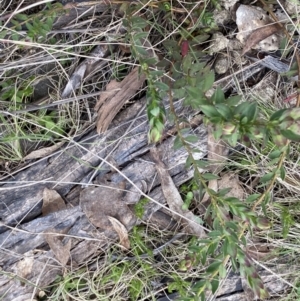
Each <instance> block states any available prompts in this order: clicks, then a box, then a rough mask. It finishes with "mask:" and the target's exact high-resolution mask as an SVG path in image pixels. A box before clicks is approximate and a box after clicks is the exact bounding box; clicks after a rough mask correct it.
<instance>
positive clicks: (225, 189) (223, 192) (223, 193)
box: [217, 187, 232, 197]
mask: <svg viewBox="0 0 300 301" xmlns="http://www.w3.org/2000/svg"><path fill="white" fill-rule="evenodd" d="M231 189H232V188H231V187H229V188H223V189H220V190H219V191H218V193H217V195H218V196H219V197H223V196H225V195H226V194H227V193H228V192H229V191H230V190H231Z"/></svg>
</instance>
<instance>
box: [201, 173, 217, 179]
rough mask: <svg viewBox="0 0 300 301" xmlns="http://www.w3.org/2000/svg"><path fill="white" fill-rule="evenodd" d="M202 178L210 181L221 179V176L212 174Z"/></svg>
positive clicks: (204, 175) (206, 174)
mask: <svg viewBox="0 0 300 301" xmlns="http://www.w3.org/2000/svg"><path fill="white" fill-rule="evenodd" d="M202 177H203V178H204V179H205V180H208V181H210V180H218V179H220V177H219V176H217V175H214V174H212V173H205V174H203V175H202Z"/></svg>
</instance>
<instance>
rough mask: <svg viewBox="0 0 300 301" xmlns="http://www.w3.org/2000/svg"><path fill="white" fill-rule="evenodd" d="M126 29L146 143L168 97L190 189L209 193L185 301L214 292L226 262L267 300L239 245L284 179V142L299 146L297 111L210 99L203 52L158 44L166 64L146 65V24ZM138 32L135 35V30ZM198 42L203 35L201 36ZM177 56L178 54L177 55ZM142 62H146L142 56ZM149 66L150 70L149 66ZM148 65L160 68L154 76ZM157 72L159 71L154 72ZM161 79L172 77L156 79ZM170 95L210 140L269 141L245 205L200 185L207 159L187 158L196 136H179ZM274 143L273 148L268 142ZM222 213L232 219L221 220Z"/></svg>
mask: <svg viewBox="0 0 300 301" xmlns="http://www.w3.org/2000/svg"><path fill="white" fill-rule="evenodd" d="M203 16H205V18H206V19H205V18H204V19H203V20H204V22H206V23H207V24H206V25H210V24H211V22H210V21H209V20H210V15H209V13H205V14H204V15H203ZM127 22H128V23H126V25H127V26H128V27H129V28H130V31H129V32H130V33H131V44H132V51H133V54H134V57H135V58H136V59H138V60H139V62H140V64H141V72H143V73H144V74H145V75H146V78H147V81H148V90H147V95H148V106H147V114H148V119H149V124H150V133H149V138H150V140H151V141H152V142H158V141H159V140H160V139H161V136H162V131H163V129H164V120H165V116H166V113H165V110H164V107H163V104H162V98H163V96H165V95H166V94H168V96H169V103H170V109H171V114H172V115H173V120H174V124H175V127H176V129H177V133H178V134H177V137H176V139H175V145H174V146H175V147H176V148H179V147H185V149H186V150H187V152H188V154H189V156H188V159H187V162H186V165H187V167H191V166H193V167H194V170H195V172H194V182H195V183H196V185H197V187H199V188H200V187H201V189H204V191H206V192H207V193H208V194H209V196H210V205H209V207H208V208H207V210H206V216H205V218H206V219H207V218H208V217H210V218H211V220H212V221H213V223H212V228H211V232H209V233H208V237H207V238H206V239H200V240H197V241H196V242H194V243H193V244H191V245H190V252H191V253H190V254H189V258H192V259H193V260H192V262H193V263H194V264H195V265H197V264H202V265H205V264H206V262H207V258H213V260H212V262H211V263H210V264H209V265H208V267H207V268H206V272H205V274H204V275H203V279H202V280H200V281H198V282H197V283H195V284H194V285H193V286H192V292H193V293H192V294H191V296H190V297H186V299H185V300H198V298H201V299H202V300H205V291H206V290H211V291H212V292H213V293H214V292H216V290H217V288H218V286H219V281H220V279H222V278H224V277H225V276H226V274H227V272H226V266H227V265H228V264H229V262H230V264H231V266H232V267H233V268H234V270H238V271H239V272H240V273H241V275H242V276H243V277H245V279H247V281H248V284H249V286H250V287H251V288H252V289H253V291H254V292H255V294H256V295H257V296H259V297H260V298H265V297H267V296H268V293H267V291H266V290H265V288H264V285H263V282H262V280H261V279H260V277H259V275H258V273H257V272H256V268H255V265H254V263H253V261H252V259H251V257H250V256H249V255H248V254H247V252H245V249H246V245H247V240H246V236H245V234H246V233H247V232H250V233H252V232H253V229H254V228H260V229H268V228H269V227H270V226H271V224H270V222H269V221H268V218H266V217H265V216H261V215H258V214H257V213H256V211H255V210H256V208H257V207H259V206H261V208H262V209H263V212H264V215H266V206H267V205H268V203H269V202H270V199H271V197H270V192H271V191H272V189H273V188H274V185H275V183H276V179H277V178H278V177H279V178H281V179H282V180H284V179H285V174H286V171H285V168H284V166H283V162H284V159H285V158H286V156H287V155H288V154H289V145H290V141H295V142H299V141H300V135H299V132H300V109H299V108H293V109H283V110H279V111H275V112H274V113H273V114H272V115H271V116H269V117H268V118H265V116H264V117H263V114H262V113H261V112H260V111H259V108H258V105H257V103H256V102H243V101H242V100H241V97H240V96H231V97H229V98H226V97H225V95H224V93H223V91H222V90H221V89H220V88H216V89H215V91H214V93H213V94H212V96H210V97H209V96H207V91H208V90H210V89H211V88H212V85H213V83H214V73H213V72H212V71H211V70H210V69H209V67H208V66H205V64H204V63H202V62H201V58H202V57H203V55H204V54H203V53H202V52H201V51H196V50H195V49H194V48H193V43H192V42H188V41H184V44H183V46H182V47H180V45H178V43H177V42H175V41H173V40H172V39H168V40H166V41H165V42H164V47H165V49H166V51H167V53H168V58H167V59H168V62H169V64H167V63H166V62H164V63H166V64H165V65H164V64H162V62H159V63H155V62H154V61H153V60H152V59H151V63H149V62H147V59H148V58H147V54H148V52H147V51H146V49H144V48H143V40H144V39H145V38H146V37H147V35H148V33H146V32H144V31H143V29H144V28H145V27H146V26H147V25H149V23H148V22H147V21H145V20H144V19H142V18H141V17H128V19H127ZM137 32H138V33H137ZM204 39H205V38H204ZM183 51H184V52H183ZM148 60H149V59H148ZM151 65H152V67H150V66H151ZM155 66H156V68H157V66H159V67H161V66H163V68H165V69H160V70H159V71H157V69H155ZM162 70H164V71H162ZM165 74H168V77H169V78H172V80H169V81H168V84H166V80H165V79H163V77H164V75H165ZM173 98H184V106H188V107H191V108H192V109H194V110H200V111H202V113H203V115H204V123H205V124H206V125H208V126H211V127H212V129H213V135H214V138H215V139H216V140H219V139H222V140H223V141H225V142H227V143H228V144H229V145H231V146H233V147H235V146H236V145H237V143H238V142H240V143H243V144H244V145H249V146H250V145H251V144H252V143H256V145H260V147H261V149H263V148H264V147H265V146H266V145H268V144H270V143H271V144H273V146H274V147H273V150H272V152H270V153H269V155H268V156H269V160H270V170H269V171H267V172H266V173H265V174H264V175H263V176H262V177H261V179H260V186H259V188H261V189H262V192H261V193H255V194H252V195H249V196H248V198H247V199H246V201H245V202H244V201H243V200H240V199H238V198H234V197H226V195H227V193H228V191H229V190H230V188H225V189H222V190H220V191H214V190H212V189H209V188H208V184H207V181H209V180H213V179H218V176H217V175H215V174H213V173H209V172H207V173H204V174H201V173H200V172H199V169H198V167H200V168H207V167H208V166H209V164H210V163H209V162H207V161H203V160H196V159H194V153H195V152H197V151H198V150H197V149H194V148H193V147H191V146H190V144H189V143H193V142H195V141H197V139H198V138H197V136H194V135H189V136H186V135H185V132H186V129H182V127H180V125H179V124H180V122H182V121H184V122H185V124H189V123H188V120H182V118H181V119H180V120H179V117H178V116H177V114H176V111H175V109H174V104H173ZM274 144H275V145H274ZM191 200H192V194H191V193H188V194H187V197H186V202H185V204H184V208H185V209H187V208H188V207H189V205H190V202H191ZM228 212H230V214H231V215H232V216H234V217H235V218H233V219H230V218H228V217H227V214H228ZM283 215H284V220H285V230H284V235H286V233H287V229H288V228H287V227H289V225H290V222H289V221H290V219H289V220H288V214H287V213H284V211H283Z"/></svg>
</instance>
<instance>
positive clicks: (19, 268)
mask: <svg viewBox="0 0 300 301" xmlns="http://www.w3.org/2000/svg"><path fill="white" fill-rule="evenodd" d="M33 263H34V254H33V251H32V250H31V251H29V252H27V253H25V254H24V258H23V259H22V260H20V261H19V262H18V263H17V264H16V271H15V273H16V274H17V275H18V276H19V277H21V278H24V279H27V276H28V275H30V273H31V272H32V267H33Z"/></svg>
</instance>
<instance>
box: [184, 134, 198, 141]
mask: <svg viewBox="0 0 300 301" xmlns="http://www.w3.org/2000/svg"><path fill="white" fill-rule="evenodd" d="M184 140H185V141H187V142H190V143H196V142H198V141H199V137H197V136H196V135H190V136H187V137H184Z"/></svg>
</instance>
